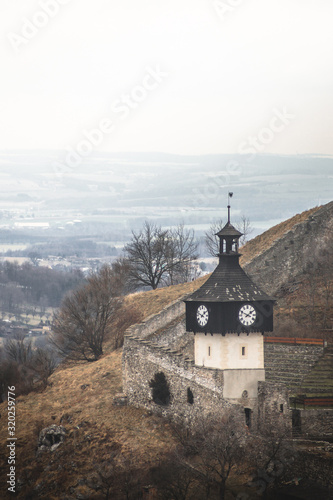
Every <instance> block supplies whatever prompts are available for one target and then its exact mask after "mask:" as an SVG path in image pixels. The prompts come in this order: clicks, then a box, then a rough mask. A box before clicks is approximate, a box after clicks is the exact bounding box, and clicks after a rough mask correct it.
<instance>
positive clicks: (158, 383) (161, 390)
mask: <svg viewBox="0 0 333 500" xmlns="http://www.w3.org/2000/svg"><path fill="white" fill-rule="evenodd" d="M149 387H151V388H152V389H153V401H154V403H156V404H157V405H161V406H167V405H168V404H169V403H170V390H169V384H168V382H167V380H166V378H165V375H164V373H163V372H159V373H155V377H154V378H153V379H152V380H151V381H150V382H149Z"/></svg>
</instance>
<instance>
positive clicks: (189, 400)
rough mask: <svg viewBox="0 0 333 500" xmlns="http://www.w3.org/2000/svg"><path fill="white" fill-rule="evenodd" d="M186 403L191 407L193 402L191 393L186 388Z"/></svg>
mask: <svg viewBox="0 0 333 500" xmlns="http://www.w3.org/2000/svg"><path fill="white" fill-rule="evenodd" d="M187 402H188V403H189V404H190V405H193V402H194V396H193V392H192V391H191V389H190V388H189V387H188V388H187Z"/></svg>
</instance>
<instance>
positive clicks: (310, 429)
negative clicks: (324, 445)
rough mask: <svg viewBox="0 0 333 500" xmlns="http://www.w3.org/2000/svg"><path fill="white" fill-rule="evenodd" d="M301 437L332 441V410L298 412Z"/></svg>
mask: <svg viewBox="0 0 333 500" xmlns="http://www.w3.org/2000/svg"><path fill="white" fill-rule="evenodd" d="M300 416H301V429H302V435H304V436H307V437H310V438H316V439H318V438H320V439H329V440H332V439H333V409H324V408H323V409H308V410H300Z"/></svg>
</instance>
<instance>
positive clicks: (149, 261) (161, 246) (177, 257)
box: [125, 222, 196, 290]
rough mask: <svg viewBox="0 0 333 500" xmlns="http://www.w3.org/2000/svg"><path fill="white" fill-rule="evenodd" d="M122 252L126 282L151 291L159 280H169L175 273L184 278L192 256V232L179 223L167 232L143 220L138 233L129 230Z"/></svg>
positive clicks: (157, 284)
mask: <svg viewBox="0 0 333 500" xmlns="http://www.w3.org/2000/svg"><path fill="white" fill-rule="evenodd" d="M125 252H126V255H127V258H128V262H129V265H130V270H129V283H130V285H131V286H132V287H133V288H139V287H142V286H148V287H151V288H152V289H153V290H155V289H156V288H157V287H158V286H159V285H161V284H162V283H163V284H167V283H168V281H171V282H173V280H175V279H176V278H175V277H176V276H177V277H178V278H179V276H180V275H183V276H182V279H184V277H186V275H187V269H188V266H189V264H190V263H191V262H192V261H193V260H195V259H196V255H195V252H196V244H195V243H194V236H193V232H191V231H186V230H185V229H184V226H183V225H181V226H178V228H177V229H176V230H174V231H170V230H166V229H162V228H161V227H159V226H156V225H155V224H151V223H149V222H145V224H144V227H143V229H142V230H141V231H140V232H139V233H135V232H132V240H131V242H130V243H129V244H128V245H126V247H125ZM178 278H177V279H178Z"/></svg>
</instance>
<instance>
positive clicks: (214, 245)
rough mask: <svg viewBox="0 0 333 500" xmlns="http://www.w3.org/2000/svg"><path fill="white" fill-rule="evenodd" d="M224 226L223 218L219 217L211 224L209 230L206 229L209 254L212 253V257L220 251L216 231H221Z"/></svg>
mask: <svg viewBox="0 0 333 500" xmlns="http://www.w3.org/2000/svg"><path fill="white" fill-rule="evenodd" d="M223 226H224V223H223V220H222V219H219V220H217V221H216V222H213V224H211V226H210V228H209V229H208V231H206V233H205V244H206V248H207V251H208V253H209V255H211V256H212V257H216V256H217V255H218V253H219V251H220V249H219V239H218V237H217V236H216V233H218V232H219V231H221V229H222V228H223Z"/></svg>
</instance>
